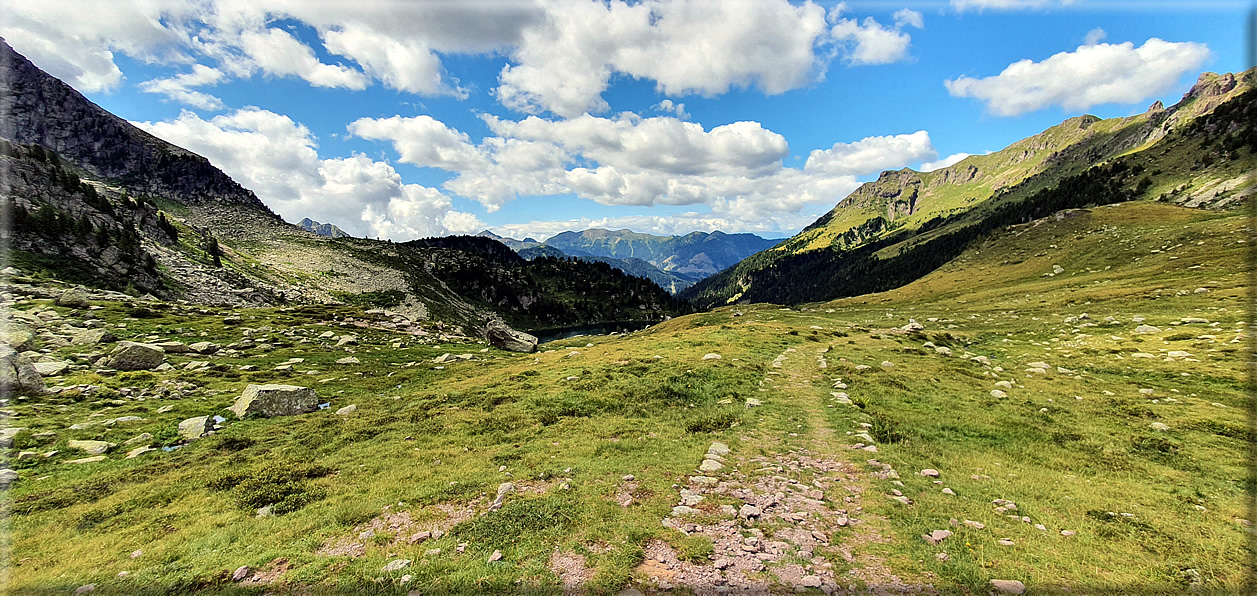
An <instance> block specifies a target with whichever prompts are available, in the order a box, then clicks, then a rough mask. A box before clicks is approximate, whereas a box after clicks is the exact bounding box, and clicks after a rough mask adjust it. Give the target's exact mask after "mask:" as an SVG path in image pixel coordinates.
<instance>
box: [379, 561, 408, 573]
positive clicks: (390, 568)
mask: <svg viewBox="0 0 1257 596" xmlns="http://www.w3.org/2000/svg"><path fill="white" fill-rule="evenodd" d="M409 566H410V559H393V560H392V561H389V562H388V565H385V566H384V568H383V569H381V571H382V572H384V573H392V572H394V571H401V570H402V569H405V568H407V567H409Z"/></svg>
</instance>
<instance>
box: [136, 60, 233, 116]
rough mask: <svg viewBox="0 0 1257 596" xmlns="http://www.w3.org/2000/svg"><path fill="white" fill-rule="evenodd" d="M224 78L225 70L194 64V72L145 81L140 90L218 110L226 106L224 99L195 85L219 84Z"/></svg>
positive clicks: (206, 108) (196, 106) (194, 105)
mask: <svg viewBox="0 0 1257 596" xmlns="http://www.w3.org/2000/svg"><path fill="white" fill-rule="evenodd" d="M224 78H225V75H224V74H223V72H222V71H221V70H218V69H217V68H210V67H208V66H205V65H204V64H193V65H192V72H188V73H182V74H177V75H175V76H172V77H169V78H164V79H153V80H150V81H144V82H143V83H140V85H139V88H140V91H143V92H145V93H156V94H158V95H165V96H166V97H167V98H168V99H171V100H173V101H177V102H179V103H182V104H185V105H189V106H192V107H194V108H200V109H202V110H213V111H217V110H222V109H223V108H224V107H226V106H224V105H223V102H222V100H220V99H218V98H217V97H214V96H213V95H210V94H208V93H205V92H203V91H197V90H195V89H193V87H203V86H206V85H217V84H218V83H220V82H222V81H223V79H224Z"/></svg>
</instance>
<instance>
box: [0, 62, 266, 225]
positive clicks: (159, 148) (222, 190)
mask: <svg viewBox="0 0 1257 596" xmlns="http://www.w3.org/2000/svg"><path fill="white" fill-rule="evenodd" d="M0 138H5V139H9V140H11V141H14V142H16V143H20V144H23V145H32V144H37V145H41V146H43V147H46V148H48V149H52V150H53V151H56V152H57V153H59V154H60V155H61V156H62V157H64V158H66V159H69V160H71V161H73V162H74V164H75V165H77V166H79V167H81V168H83V169H84V170H86V171H87V172H88V173H89V174H91V175H93V176H95V177H98V178H101V179H103V180H107V181H110V182H113V183H116V184H118V185H120V186H122V187H123V188H125V189H127V190H128V191H130V192H131V193H132V194H145V195H151V196H161V197H165V198H168V199H173V200H175V201H178V202H181V203H184V204H186V205H224V206H232V207H246V208H249V209H252V210H255V211H258V212H260V213H263V214H265V215H267V216H270V217H272V218H274V217H275V215H274V214H273V213H272V212H271V210H270V209H268V208H267V207H266V205H264V204H263V203H262V201H260V200H258V198H257V196H256V195H254V194H253V192H252V191H249V190H246V189H245V188H244V187H242V186H240V185H239V184H237V183H236V182H235V181H234V180H232V179H231V178H230V177H229V176H227V175H226V174H224V173H223V172H222V171H220V170H219V169H217V168H215V167H214V166H213V165H211V164H210V162H209V160H207V159H205V158H204V157H201V156H199V155H197V154H195V153H192V152H190V151H187V150H185V149H182V148H180V147H176V146H175V145H172V144H170V143H167V142H166V141H163V140H161V139H158V138H157V137H154V136H152V135H150V134H148V133H146V132H144V131H142V130H140V129H138V128H136V127H135V126H133V125H131V124H130V123H129V122H127V121H126V120H123V119H122V118H119V117H117V116H115V115H113V114H110V113H109V112H107V111H105V110H104V109H103V108H101V107H100V106H98V105H96V104H94V103H92V102H91V101H88V99H87V98H86V97H83V95H82V94H81V93H79V92H78V91H75V90H74V88H72V87H70V86H69V85H67V84H65V83H63V82H61V81H60V80H58V79H56V78H55V77H52V76H49V75H48V74H47V73H45V72H43V71H42V70H40V69H39V68H38V67H36V66H35V65H34V64H31V62H30V61H29V60H27V59H26V58H25V57H23V56H22V55H21V54H18V53H17V52H15V51H14V50H13V48H12V47H10V46H9V44H8V43H6V42H4V41H3V40H0Z"/></svg>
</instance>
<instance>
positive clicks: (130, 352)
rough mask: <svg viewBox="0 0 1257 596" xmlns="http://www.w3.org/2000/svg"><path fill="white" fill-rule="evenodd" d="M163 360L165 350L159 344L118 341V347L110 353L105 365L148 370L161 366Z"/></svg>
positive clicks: (122, 368) (116, 368)
mask: <svg viewBox="0 0 1257 596" xmlns="http://www.w3.org/2000/svg"><path fill="white" fill-rule="evenodd" d="M165 360H166V351H165V350H163V349H161V347H160V346H156V345H153V344H142V343H136V342H133V341H124V342H119V343H118V347H116V348H114V350H113V352H111V353H110V356H109V360H108V361H107V362H106V363H105V367H106V368H112V369H114V370H150V369H154V368H157V367H158V366H161V364H162V362H164V361H165Z"/></svg>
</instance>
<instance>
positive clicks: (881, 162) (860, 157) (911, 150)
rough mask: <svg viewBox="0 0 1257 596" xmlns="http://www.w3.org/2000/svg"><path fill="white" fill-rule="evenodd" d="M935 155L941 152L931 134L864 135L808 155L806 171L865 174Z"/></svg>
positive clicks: (850, 174)
mask: <svg viewBox="0 0 1257 596" xmlns="http://www.w3.org/2000/svg"><path fill="white" fill-rule="evenodd" d="M935 157H938V152H937V151H935V150H934V145H933V143H931V142H930V133H928V132H926V131H924V130H918V131H916V132H914V133H912V134H902V135H894V136H881V137H865V138H863V139H860V140H859V141H856V142H854V143H834V146H833V147H831V148H829V149H824V150H821V149H817V150H815V151H812V153H811V154H810V155H808V158H807V162H806V163H805V164H804V166H803V171H804V172H809V173H816V174H821V173H824V174H829V175H833V176H862V175H866V174H870V173H873V172H880V171H882V170H887V169H891V168H895V167H902V166H903V165H905V164H908V163H915V162H918V161H921V160H926V159H934V158H935Z"/></svg>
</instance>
